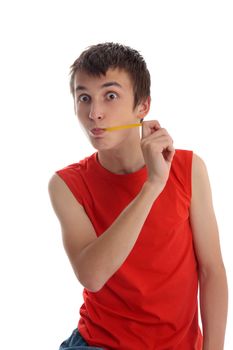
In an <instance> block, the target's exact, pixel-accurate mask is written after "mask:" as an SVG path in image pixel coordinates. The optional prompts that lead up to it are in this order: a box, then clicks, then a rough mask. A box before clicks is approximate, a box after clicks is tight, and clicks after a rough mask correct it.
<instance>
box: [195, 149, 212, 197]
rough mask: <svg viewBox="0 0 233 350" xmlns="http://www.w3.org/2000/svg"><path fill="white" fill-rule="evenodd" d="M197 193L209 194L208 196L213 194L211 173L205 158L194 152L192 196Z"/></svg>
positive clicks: (199, 194)
mask: <svg viewBox="0 0 233 350" xmlns="http://www.w3.org/2000/svg"><path fill="white" fill-rule="evenodd" d="M195 194H196V195H198V196H201V197H203V196H204V195H207V197H210V196H211V187H210V181H209V175H208V170H207V166H206V164H205V162H204V160H203V159H202V158H201V157H200V156H199V155H197V154H196V153H193V161H192V197H193V198H194V197H195Z"/></svg>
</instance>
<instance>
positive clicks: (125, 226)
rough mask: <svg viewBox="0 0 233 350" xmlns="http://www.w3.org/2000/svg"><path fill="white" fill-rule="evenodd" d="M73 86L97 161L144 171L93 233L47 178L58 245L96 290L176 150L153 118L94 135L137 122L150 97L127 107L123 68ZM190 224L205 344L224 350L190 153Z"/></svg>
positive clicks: (80, 78) (222, 307)
mask: <svg viewBox="0 0 233 350" xmlns="http://www.w3.org/2000/svg"><path fill="white" fill-rule="evenodd" d="M113 82H114V83H113ZM106 84H107V85H108V86H106ZM74 88H75V95H74V108H75V113H76V115H77V118H78V120H79V122H80V124H81V126H82V128H83V130H84V131H85V133H86V135H87V137H88V139H89V140H90V142H91V144H92V145H93V147H95V148H96V149H97V150H98V160H99V162H100V164H101V165H102V166H103V167H105V168H106V169H108V170H109V171H111V172H113V173H116V174H126V173H130V172H134V171H137V170H139V169H140V168H141V167H142V166H144V165H146V166H147V170H148V179H147V181H146V182H145V184H144V185H143V187H142V189H141V191H140V192H139V193H138V195H137V196H136V197H135V199H134V200H133V201H132V202H131V203H130V204H129V206H128V207H126V208H125V209H124V210H123V212H122V213H121V214H120V215H119V217H118V218H117V219H116V220H115V221H114V223H113V224H112V225H111V226H110V227H109V228H108V229H107V230H106V231H105V232H104V233H103V234H102V235H101V236H100V237H98V238H97V237H96V234H95V231H94V228H93V226H92V224H91V222H90V220H89V218H88V217H87V216H86V214H85V212H84V210H83V208H82V207H81V205H80V204H79V203H78V202H77V200H75V198H74V197H73V195H72V194H71V192H70V191H69V189H68V188H67V186H66V185H65V184H64V182H63V181H62V180H61V179H60V178H59V176H57V175H56V174H55V175H53V177H52V178H51V179H50V182H49V193H50V197H51V202H52V204H53V207H54V210H55V213H56V214H57V217H58V219H59V221H60V223H61V228H62V235H63V243H64V247H65V249H66V252H67V255H68V257H69V259H70V262H71V264H72V267H73V269H74V272H75V274H76V276H77V278H78V279H79V281H80V283H82V284H83V286H84V287H86V288H87V289H89V290H91V291H93V292H97V291H98V290H99V289H101V288H102V287H103V285H104V284H105V283H106V281H107V280H108V279H109V278H110V277H111V276H112V275H113V274H114V273H115V272H116V271H117V269H118V268H119V267H120V266H121V265H122V263H123V262H124V260H125V259H126V258H127V256H128V255H129V253H130V251H131V250H132V248H133V246H134V244H135V242H136V240H137V238H138V235H139V233H140V231H141V228H142V226H143V224H144V222H145V220H146V217H147V215H148V213H149V211H150V209H151V206H152V205H153V203H154V201H155V200H156V199H157V197H158V196H159V194H160V193H161V191H162V190H163V188H164V186H165V185H166V182H167V179H168V177H169V172H170V168H171V163H172V159H173V156H174V153H175V150H174V148H173V140H172V138H171V136H170V135H169V133H168V132H167V130H166V129H164V128H162V127H161V126H160V124H159V122H158V121H156V120H153V121H145V122H143V127H142V136H141V137H140V133H139V129H138V128H132V129H123V130H118V131H114V132H107V131H106V132H105V133H104V134H102V135H100V136H99V137H96V136H94V135H93V134H92V133H90V130H91V129H92V128H96V127H100V128H106V127H111V126H117V125H125V124H131V123H137V122H139V120H140V119H141V118H144V117H146V115H147V114H148V112H149V109H150V98H149V97H148V98H147V99H145V101H142V102H141V103H139V104H138V106H136V108H134V109H133V103H134V97H133V87H132V83H131V80H130V77H129V75H128V74H127V73H126V72H125V71H123V70H119V69H114V70H108V71H107V73H106V75H105V76H101V77H90V76H88V75H87V74H86V73H83V72H82V73H80V72H78V73H77V74H76V77H75V82H74ZM190 223H191V226H192V231H193V240H194V248H195V252H196V256H197V261H198V266H199V281H200V306H201V317H202V324H203V336H204V343H203V350H210V349H211V350H222V349H223V346H224V336H225V326H226V318H227V280H226V273H225V268H224V264H223V260H222V256H221V249H220V243H219V233H218V227H217V222H216V218H215V214H214V209H213V203H212V196H211V188H210V183H209V178H208V173H207V169H206V166H205V164H204V162H203V160H202V159H201V158H200V157H199V156H197V155H196V154H194V155H193V164H192V198H191V205H190Z"/></svg>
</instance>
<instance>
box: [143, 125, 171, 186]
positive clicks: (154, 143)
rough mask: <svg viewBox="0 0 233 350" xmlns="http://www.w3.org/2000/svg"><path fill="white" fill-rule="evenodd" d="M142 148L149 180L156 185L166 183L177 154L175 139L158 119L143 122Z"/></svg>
mask: <svg viewBox="0 0 233 350" xmlns="http://www.w3.org/2000/svg"><path fill="white" fill-rule="evenodd" d="M141 149H142V153H143V156H144V160H145V163H146V167H147V170H148V181H149V182H150V183H151V184H154V185H155V186H156V185H158V184H160V185H162V186H163V187H164V186H165V185H166V182H167V179H168V177H169V173H170V168H171V163H172V159H173V157H174V154H175V149H174V147H173V140H172V138H171V136H170V135H169V134H168V132H167V130H166V129H164V128H161V126H160V124H159V122H158V121H157V120H149V121H144V122H143V124H142V138H141Z"/></svg>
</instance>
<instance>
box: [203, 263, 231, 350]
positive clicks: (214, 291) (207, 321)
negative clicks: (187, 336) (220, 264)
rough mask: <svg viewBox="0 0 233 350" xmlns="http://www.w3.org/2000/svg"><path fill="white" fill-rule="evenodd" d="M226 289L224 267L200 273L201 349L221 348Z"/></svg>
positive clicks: (223, 333)
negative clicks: (203, 273)
mask: <svg viewBox="0 0 233 350" xmlns="http://www.w3.org/2000/svg"><path fill="white" fill-rule="evenodd" d="M227 305H228V290H227V279H226V273H225V269H224V268H220V269H219V271H212V272H210V273H206V274H205V275H202V274H200V306H201V317H202V326H203V350H223V349H224V337H225V328H226V320H227Z"/></svg>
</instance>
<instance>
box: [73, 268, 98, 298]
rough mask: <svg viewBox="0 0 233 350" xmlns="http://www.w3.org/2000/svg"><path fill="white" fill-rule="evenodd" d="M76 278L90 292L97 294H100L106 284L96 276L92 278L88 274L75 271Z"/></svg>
mask: <svg viewBox="0 0 233 350" xmlns="http://www.w3.org/2000/svg"><path fill="white" fill-rule="evenodd" d="M75 274H76V277H77V279H78V281H79V282H80V283H81V285H82V286H83V287H84V288H85V289H87V290H88V291H89V292H92V293H97V292H99V291H100V290H101V289H102V288H103V286H104V283H103V282H101V281H100V280H99V278H97V277H96V276H94V274H92V276H89V275H88V274H87V273H86V274H85V273H82V272H81V271H79V272H78V271H75Z"/></svg>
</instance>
